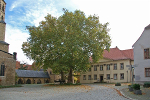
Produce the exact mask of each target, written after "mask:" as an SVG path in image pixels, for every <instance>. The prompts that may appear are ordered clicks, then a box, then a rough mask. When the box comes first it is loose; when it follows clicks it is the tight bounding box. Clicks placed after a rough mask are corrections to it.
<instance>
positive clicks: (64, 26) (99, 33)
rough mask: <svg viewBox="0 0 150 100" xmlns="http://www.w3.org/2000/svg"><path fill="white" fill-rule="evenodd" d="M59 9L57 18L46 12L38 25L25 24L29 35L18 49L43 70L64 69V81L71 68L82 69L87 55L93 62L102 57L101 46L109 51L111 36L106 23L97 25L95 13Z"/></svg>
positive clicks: (72, 69) (56, 70)
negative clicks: (61, 11) (60, 12)
mask: <svg viewBox="0 0 150 100" xmlns="http://www.w3.org/2000/svg"><path fill="white" fill-rule="evenodd" d="M63 11H64V14H63V15H62V16H60V17H58V18H56V17H53V16H51V15H50V14H48V15H47V16H46V17H45V21H41V22H40V25H39V26H38V27H34V26H32V27H27V29H28V30H29V33H30V37H29V38H28V40H27V42H24V43H23V44H22V50H23V51H24V53H25V54H26V56H27V57H29V58H30V59H33V60H34V61H35V63H36V64H37V65H39V66H41V65H42V66H43V68H45V69H46V68H51V69H52V70H53V71H54V72H55V73H63V72H68V73H69V74H68V82H72V73H73V71H76V72H81V71H86V70H87V69H88V68H89V64H90V63H89V57H92V59H93V62H97V61H98V60H99V59H100V58H102V54H103V51H104V49H107V50H109V47H110V43H111V39H110V36H109V34H108V31H109V29H108V28H107V26H108V23H105V24H101V23H100V22H99V17H98V16H96V15H90V16H88V17H86V16H85V14H84V12H82V11H80V10H75V11H74V12H69V11H68V10H66V9H63Z"/></svg>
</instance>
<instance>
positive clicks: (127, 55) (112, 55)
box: [89, 47, 134, 62]
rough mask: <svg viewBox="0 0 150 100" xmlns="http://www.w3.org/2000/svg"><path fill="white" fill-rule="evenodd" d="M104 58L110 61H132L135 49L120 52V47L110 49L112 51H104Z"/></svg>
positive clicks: (90, 59)
mask: <svg viewBox="0 0 150 100" xmlns="http://www.w3.org/2000/svg"><path fill="white" fill-rule="evenodd" d="M103 58H105V59H110V60H125V59H130V60H134V56H133V49H128V50H120V49H119V48H118V47H116V48H110V51H107V50H104V52H103ZM89 61H90V62H92V61H93V60H92V57H90V58H89Z"/></svg>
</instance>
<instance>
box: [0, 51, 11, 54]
mask: <svg viewBox="0 0 150 100" xmlns="http://www.w3.org/2000/svg"><path fill="white" fill-rule="evenodd" d="M0 51H1V52H4V53H6V54H9V55H13V54H11V53H8V52H6V51H3V50H0Z"/></svg>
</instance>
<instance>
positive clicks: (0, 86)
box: [0, 84, 22, 89]
mask: <svg viewBox="0 0 150 100" xmlns="http://www.w3.org/2000/svg"><path fill="white" fill-rule="evenodd" d="M12 87H22V85H18V84H17V85H11V86H2V85H0V89H1V88H12Z"/></svg>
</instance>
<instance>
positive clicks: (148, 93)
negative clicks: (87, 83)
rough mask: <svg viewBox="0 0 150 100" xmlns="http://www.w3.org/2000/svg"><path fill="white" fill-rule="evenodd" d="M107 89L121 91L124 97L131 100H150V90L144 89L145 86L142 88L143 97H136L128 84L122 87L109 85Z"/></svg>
mask: <svg viewBox="0 0 150 100" xmlns="http://www.w3.org/2000/svg"><path fill="white" fill-rule="evenodd" d="M103 86H104V85H103ZM107 87H109V88H114V89H117V90H119V91H120V92H121V94H122V95H123V96H125V97H126V98H128V99H130V100H150V88H143V86H141V90H142V95H136V94H134V93H133V92H130V91H129V89H128V85H127V84H121V86H115V85H114V84H112V85H111V84H109V85H107Z"/></svg>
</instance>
